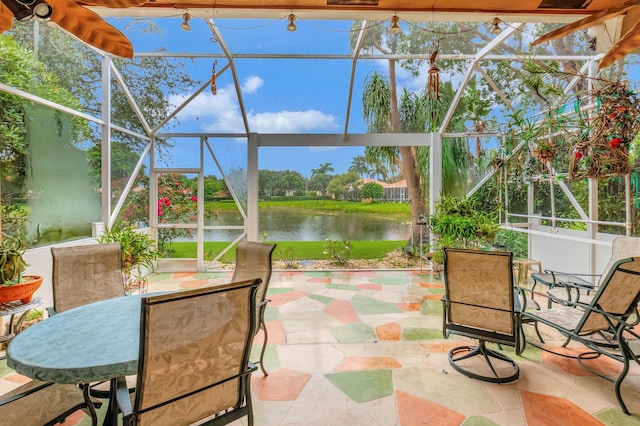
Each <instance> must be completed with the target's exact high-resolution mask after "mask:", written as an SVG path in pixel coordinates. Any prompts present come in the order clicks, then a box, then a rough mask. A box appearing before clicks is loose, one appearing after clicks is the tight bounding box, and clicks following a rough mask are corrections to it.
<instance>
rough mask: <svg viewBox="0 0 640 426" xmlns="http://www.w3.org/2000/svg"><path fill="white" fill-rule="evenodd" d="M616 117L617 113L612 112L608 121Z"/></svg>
mask: <svg viewBox="0 0 640 426" xmlns="http://www.w3.org/2000/svg"><path fill="white" fill-rule="evenodd" d="M616 115H618V113H615V112H612V113H611V114H609V120H613V119H614V118H616Z"/></svg>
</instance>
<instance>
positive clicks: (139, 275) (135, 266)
mask: <svg viewBox="0 0 640 426" xmlns="http://www.w3.org/2000/svg"><path fill="white" fill-rule="evenodd" d="M98 242H99V243H113V242H118V243H120V248H121V251H122V275H123V276H124V282H125V289H126V290H129V291H130V290H132V289H136V288H138V289H140V288H146V284H147V278H146V272H147V270H153V269H154V267H155V261H156V259H157V258H158V250H157V248H156V242H155V241H154V240H153V239H152V238H151V237H149V236H148V235H147V234H144V233H142V232H139V231H137V230H136V229H135V228H133V227H132V226H129V225H123V226H117V227H113V228H111V229H107V230H106V232H105V233H104V234H103V235H101V236H100V237H99V238H98Z"/></svg>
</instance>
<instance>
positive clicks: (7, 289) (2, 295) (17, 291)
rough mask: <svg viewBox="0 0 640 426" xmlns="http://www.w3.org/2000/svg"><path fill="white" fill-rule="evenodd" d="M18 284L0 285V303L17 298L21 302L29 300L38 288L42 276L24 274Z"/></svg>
mask: <svg viewBox="0 0 640 426" xmlns="http://www.w3.org/2000/svg"><path fill="white" fill-rule="evenodd" d="M22 281H23V282H21V283H20V284H13V285H8V286H4V285H3V286H0V303H5V302H13V301H15V300H19V301H20V302H22V303H29V302H31V298H33V293H35V292H36V290H38V289H39V288H40V285H41V284H42V277H40V276H37V275H25V276H23V277H22Z"/></svg>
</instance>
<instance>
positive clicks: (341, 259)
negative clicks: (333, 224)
mask: <svg viewBox="0 0 640 426" xmlns="http://www.w3.org/2000/svg"><path fill="white" fill-rule="evenodd" d="M323 253H324V254H328V255H329V256H331V258H332V259H333V260H334V261H335V262H336V263H338V264H339V265H345V264H346V263H347V262H348V261H349V259H350V258H351V242H350V241H347V240H342V241H333V240H326V241H325V243H324V251H323Z"/></svg>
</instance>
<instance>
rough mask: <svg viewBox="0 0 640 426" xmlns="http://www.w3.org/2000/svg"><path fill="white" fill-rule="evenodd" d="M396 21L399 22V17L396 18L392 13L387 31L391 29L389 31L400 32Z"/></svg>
mask: <svg viewBox="0 0 640 426" xmlns="http://www.w3.org/2000/svg"><path fill="white" fill-rule="evenodd" d="M398 22H400V18H398V17H397V16H396V15H393V16H392V17H391V28H389V31H391V33H393V34H400V33H401V32H402V29H401V28H400V26H399V25H398Z"/></svg>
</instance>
